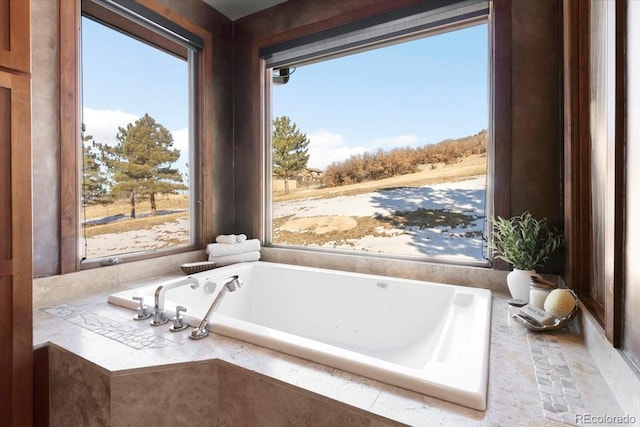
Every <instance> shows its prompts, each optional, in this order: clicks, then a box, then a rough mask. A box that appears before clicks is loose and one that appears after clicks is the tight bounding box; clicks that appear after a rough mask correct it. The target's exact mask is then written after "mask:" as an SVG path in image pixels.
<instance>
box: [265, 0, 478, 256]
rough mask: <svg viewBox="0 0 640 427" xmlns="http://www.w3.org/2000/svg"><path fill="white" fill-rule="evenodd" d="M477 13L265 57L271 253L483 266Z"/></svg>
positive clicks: (371, 29)
mask: <svg viewBox="0 0 640 427" xmlns="http://www.w3.org/2000/svg"><path fill="white" fill-rule="evenodd" d="M466 4H467V5H469V2H467V3H466ZM471 6H472V10H468V9H465V10H464V11H461V10H460V9H458V6H456V4H455V3H454V2H451V5H450V6H449V7H448V8H444V9H437V10H435V11H434V10H428V11H423V12H416V13H413V14H411V15H409V16H405V17H400V18H393V19H392V20H391V21H385V20H382V22H378V23H375V24H373V25H372V24H371V23H366V25H365V24H363V25H361V26H360V27H357V26H356V27H357V28H351V29H348V30H345V31H343V32H342V33H341V31H340V29H338V30H334V31H332V32H331V33H330V34H324V35H323V34H320V35H316V36H315V39H314V40H302V41H300V42H298V43H296V42H295V41H294V42H291V43H286V44H283V45H282V46H275V47H271V48H268V49H265V50H264V51H263V52H262V54H263V58H265V59H266V61H267V66H271V71H272V75H273V85H272V87H271V113H272V118H273V121H272V124H273V126H272V130H271V134H270V137H271V154H272V156H271V161H270V162H269V163H270V165H269V166H270V171H269V172H268V174H269V177H268V178H270V179H271V192H270V193H271V201H270V216H269V218H268V219H267V223H268V225H270V242H271V243H272V244H273V245H282V246H297V247H306V248H309V247H312V248H333V249H338V250H352V251H363V252H367V253H368V254H371V253H380V254H385V255H391V256H401V257H422V258H430V259H439V260H451V261H454V262H463V263H484V261H485V257H486V249H485V245H484V241H483V236H484V232H485V224H486V217H487V216H488V215H490V213H488V210H489V209H490V206H489V205H487V203H486V202H487V198H486V194H487V182H488V181H487V152H488V150H487V145H488V143H489V137H490V131H489V117H490V115H489V87H488V85H489V84H488V82H489V77H488V69H489V57H490V52H489V43H488V41H489V35H488V23H487V20H486V14H487V9H486V4H485V3H483V2H476V3H474V4H472V5H471ZM412 12H415V11H412ZM443 22H445V23H446V24H444V23H443ZM452 24H455V25H452ZM401 27H402V28H401ZM336 33H338V34H336ZM380 33H385V34H387V35H386V36H384V34H383V35H381V34H380ZM399 33H402V34H401V36H398V34H399ZM392 36H393V38H392ZM354 40H360V41H356V42H354Z"/></svg>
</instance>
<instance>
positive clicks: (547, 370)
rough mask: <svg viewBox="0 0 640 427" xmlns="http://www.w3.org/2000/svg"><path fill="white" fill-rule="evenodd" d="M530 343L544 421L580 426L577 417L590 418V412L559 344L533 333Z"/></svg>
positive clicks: (556, 341)
mask: <svg viewBox="0 0 640 427" xmlns="http://www.w3.org/2000/svg"><path fill="white" fill-rule="evenodd" d="M527 341H528V343H529V351H530V352H531V360H532V361H533V368H534V371H535V376H536V382H537V383H538V393H539V394H540V400H541V401H542V413H543V415H544V417H545V418H548V419H552V420H556V421H560V422H563V423H566V424H570V425H574V426H575V425H578V424H577V420H578V418H579V417H578V416H577V415H580V414H586V413H588V411H587V409H586V408H585V404H584V401H583V399H582V394H581V393H580V390H579V389H578V385H577V384H576V382H575V380H574V378H573V375H572V374H571V369H569V364H568V363H567V361H566V359H565V358H564V353H563V352H562V347H561V346H560V344H559V343H558V340H557V339H556V338H553V337H550V336H546V335H542V334H531V333H529V334H527ZM580 425H591V424H590V423H589V424H583V423H581V424H580Z"/></svg>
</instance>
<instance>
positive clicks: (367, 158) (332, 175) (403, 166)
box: [322, 129, 487, 187]
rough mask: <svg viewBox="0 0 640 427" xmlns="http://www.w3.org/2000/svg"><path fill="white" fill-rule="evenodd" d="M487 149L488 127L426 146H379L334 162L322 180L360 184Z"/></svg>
mask: <svg viewBox="0 0 640 427" xmlns="http://www.w3.org/2000/svg"><path fill="white" fill-rule="evenodd" d="M486 151H487V131H486V130H484V129H483V130H481V131H480V132H478V133H477V134H475V135H471V136H467V137H464V138H457V139H446V140H444V141H441V142H439V143H437V144H430V145H425V146H422V147H415V148H414V147H404V148H394V149H392V150H389V151H385V150H382V149H379V150H378V151H376V152H373V153H371V152H366V153H363V154H358V155H353V156H351V157H349V158H348V159H346V160H344V161H342V162H334V163H332V164H330V165H329V166H328V167H327V169H326V170H325V171H324V174H323V176H322V183H323V185H324V186H326V187H337V186H340V185H349V184H356V183H358V182H364V181H374V180H378V179H383V178H391V177H393V176H397V175H404V174H408V173H414V172H417V171H418V169H419V167H420V166H421V165H435V164H437V163H445V164H450V163H455V162H458V161H460V160H461V159H462V158H463V157H467V156H469V155H471V154H483V153H486Z"/></svg>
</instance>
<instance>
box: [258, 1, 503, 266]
mask: <svg viewBox="0 0 640 427" xmlns="http://www.w3.org/2000/svg"><path fill="white" fill-rule="evenodd" d="M494 3H495V0H494V1H490V2H489V12H488V14H487V15H483V16H476V17H472V18H469V19H462V20H460V21H457V22H454V23H451V22H448V23H445V24H443V25H439V26H435V27H429V28H427V29H423V30H418V31H416V32H411V33H407V34H404V35H403V36H401V37H393V36H391V37H389V38H387V39H382V40H379V41H377V42H376V43H374V44H367V45H365V46H363V47H357V48H352V47H349V48H345V49H344V50H343V51H338V52H335V51H332V52H330V53H325V54H319V55H318V56H315V57H310V58H309V57H306V58H305V59H304V60H302V61H301V62H299V63H288V64H287V65H279V67H283V66H285V67H286V66H292V67H295V66H296V65H301V64H302V65H307V64H312V63H318V62H322V61H327V60H331V59H333V58H336V57H341V56H348V55H352V54H356V53H359V52H363V51H367V50H372V49H376V48H383V47H385V46H389V45H395V44H400V43H405V42H410V41H411V40H413V39H417V38H423V37H430V36H437V35H438V34H440V33H444V32H450V31H456V30H459V29H464V28H467V27H471V26H474V25H478V24H480V23H485V24H486V25H487V26H488V37H489V40H488V52H487V55H488V74H489V79H488V82H487V84H488V86H489V90H488V100H487V101H488V103H489V115H488V122H489V124H488V129H487V130H488V135H489V137H488V143H487V178H486V187H487V189H486V196H485V221H487V219H488V218H489V217H490V216H491V215H494V214H495V215H501V216H507V215H505V214H504V213H503V211H502V206H505V205H506V206H508V204H509V203H510V201H509V200H508V199H507V198H505V202H504V204H502V203H503V202H502V201H501V202H500V203H496V200H495V199H494V195H495V194H496V191H495V189H494V188H493V186H494V184H495V182H496V179H495V178H494V175H495V173H496V168H498V171H499V173H500V175H502V172H501V169H500V166H497V164H496V163H497V162H496V161H495V159H493V157H495V156H496V154H497V150H496V149H495V146H496V143H495V139H494V127H495V124H496V117H499V116H500V114H504V113H506V111H505V110H506V108H502V109H499V108H498V107H497V104H496V100H497V101H498V102H500V101H505V102H507V101H506V100H507V99H508V102H509V103H510V88H507V87H506V85H504V84H503V85H502V86H503V87H502V88H501V90H500V94H504V95H502V97H498V98H496V95H494V93H495V85H496V84H497V82H499V81H500V80H498V78H497V77H496V70H495V68H496V61H495V58H496V52H495V49H496V48H497V46H498V44H497V43H496V42H495V40H496V28H495V27H496V25H495V20H496V11H495V8H496V7H495V5H494ZM498 3H501V1H500V0H498ZM507 12H508V13H510V8H509V7H508V5H503V4H500V5H499V6H498V16H499V17H500V20H501V21H502V22H505V21H506V18H505V15H506V13H507ZM508 22H510V21H508ZM356 27H358V23H357V22H356ZM325 31H326V32H327V33H329V34H332V33H333V30H332V29H327V30H325ZM502 32H504V33H505V37H507V35H508V37H510V27H509V28H505V29H503V30H502ZM501 36H502V35H501ZM309 38H310V39H311V40H312V41H311V43H313V42H314V41H317V34H312V35H311V36H310V37H309ZM302 39H304V37H302ZM506 40H509V38H506ZM280 44H282V45H285V46H286V45H288V44H293V45H294V46H296V47H300V46H301V45H300V42H298V41H297V40H295V39H294V40H285V41H280ZM302 47H303V48H304V45H302ZM273 51H274V48H273V46H270V45H267V46H262V47H260V48H259V53H260V56H261V57H260V61H261V68H262V71H263V73H262V79H263V80H262V82H261V94H262V103H261V105H262V106H263V117H264V118H263V123H264V125H263V135H262V139H263V143H262V146H263V147H264V151H263V153H264V154H263V157H264V158H263V162H262V169H263V174H262V177H263V188H264V190H263V198H262V212H263V213H262V216H261V217H262V221H263V222H262V235H263V239H264V245H265V246H268V247H272V248H278V249H285V250H296V251H308V252H320V253H329V254H336V255H364V254H366V256H368V257H374V258H385V259H398V260H409V261H418V262H433V263H437V264H444V265H447V264H448V265H461V266H470V267H485V268H491V267H494V266H495V265H496V264H497V265H498V266H499V267H500V266H501V263H502V261H500V260H498V259H495V260H494V259H493V257H492V255H491V252H490V251H489V249H488V248H487V247H486V245H485V247H484V249H483V252H485V255H486V257H485V260H478V261H459V260H455V259H453V258H451V259H447V258H434V257H428V256H419V255H402V254H394V253H372V252H363V251H357V250H348V249H334V248H323V247H315V246H296V245H283V244H274V243H273V215H272V209H273V199H272V197H273V191H272V190H273V189H272V167H273V165H272V153H273V145H272V140H271V139H272V126H271V123H272V120H273V117H272V115H273V114H272V108H271V105H272V100H271V96H272V94H273V92H272V88H273V83H272V78H271V76H272V68H268V67H269V65H268V61H267V60H266V59H265V55H271V54H272V53H273ZM499 51H500V56H503V57H504V56H506V55H505V53H504V52H503V51H502V49H499ZM504 68H506V67H503V69H502V70H500V71H499V72H498V76H500V75H502V74H501V73H506V70H505V69H504ZM507 89H509V90H507ZM507 96H508V98H507ZM496 109H497V110H499V111H495V110H496ZM504 134H505V137H509V138H510V134H508V135H506V133H504ZM502 151H503V152H504V151H506V150H502ZM501 157H505V155H504V154H503V155H502V156H501ZM506 161H509V162H510V159H507V160H506ZM501 181H502V182H505V184H506V186H507V188H508V184H509V182H508V181H505V180H501ZM503 193H506V192H503ZM490 236H491V227H488V226H486V227H485V233H484V237H485V239H490ZM502 268H504V267H503V266H502Z"/></svg>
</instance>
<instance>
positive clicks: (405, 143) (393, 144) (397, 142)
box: [369, 135, 418, 149]
mask: <svg viewBox="0 0 640 427" xmlns="http://www.w3.org/2000/svg"><path fill="white" fill-rule="evenodd" d="M417 143H418V137H417V136H415V135H399V136H391V137H386V138H377V139H374V140H372V141H370V142H369V146H370V147H374V148H376V149H378V148H382V149H392V148H398V147H411V146H414V145H416V144H417Z"/></svg>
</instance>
